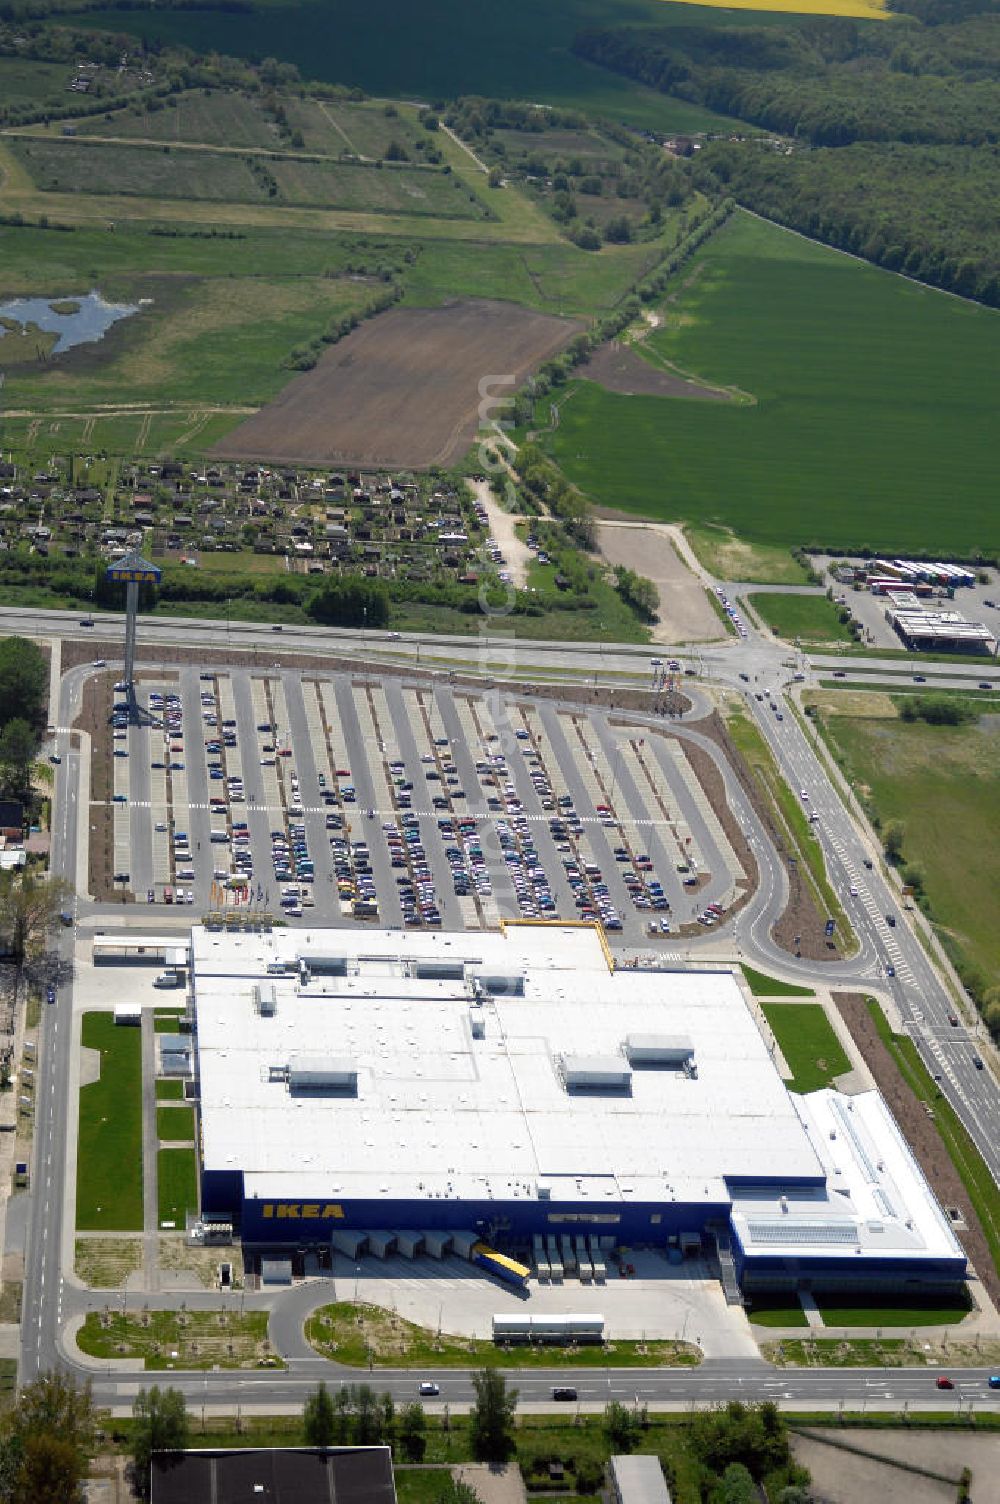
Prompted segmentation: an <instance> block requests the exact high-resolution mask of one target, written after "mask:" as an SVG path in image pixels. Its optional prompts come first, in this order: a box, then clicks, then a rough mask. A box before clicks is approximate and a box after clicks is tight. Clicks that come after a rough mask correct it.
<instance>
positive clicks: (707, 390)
mask: <svg viewBox="0 0 1000 1504" xmlns="http://www.w3.org/2000/svg"><path fill="white" fill-rule="evenodd" d="M579 374H580V375H581V376H584V377H586V379H587V380H588V381H594V382H596V383H597V385H598V386H602V387H604V389H605V391H607V392H618V393H619V394H620V395H621V396H623V397H698V398H701V400H702V401H709V402H730V401H731V400H732V399H731V397H730V395H729V393H728V392H723V391H719V389H718V388H717V387H712V386H701V385H699V383H698V382H697V381H688V379H687V377H686V376H677V375H675V374H674V373H673V372H671V371H661V370H659V369H658V368H657V367H656V366H653V365H650V364H649V362H648V361H646V360H643V358H642V356H641V355H637V354H636V352H635V351H634V350H633V349H632V347H631V346H630V345H623V344H620V343H619V342H618V340H612V341H611V343H610V344H608V345H602V346H601V348H600V349H599V350H598V351H597V353H596V354H595V355H592V356H591V357H590V359H589V360H588V361H587V364H586V365H584V366H581V367H580V371H579Z"/></svg>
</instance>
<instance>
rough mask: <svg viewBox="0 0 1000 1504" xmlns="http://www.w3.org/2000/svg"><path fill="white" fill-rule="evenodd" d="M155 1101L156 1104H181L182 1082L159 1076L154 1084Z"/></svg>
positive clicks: (182, 1095) (182, 1094)
mask: <svg viewBox="0 0 1000 1504" xmlns="http://www.w3.org/2000/svg"><path fill="white" fill-rule="evenodd" d="M156 1100H157V1101H158V1102H183V1100H184V1082H183V1081H178V1080H174V1079H172V1078H171V1079H166V1078H164V1077H162V1076H161V1077H160V1079H159V1080H158V1081H157V1083H156Z"/></svg>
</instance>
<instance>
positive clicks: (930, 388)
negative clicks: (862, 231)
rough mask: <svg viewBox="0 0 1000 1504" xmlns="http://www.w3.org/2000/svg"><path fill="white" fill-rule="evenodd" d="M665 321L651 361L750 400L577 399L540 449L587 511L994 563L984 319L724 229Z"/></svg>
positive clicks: (758, 228)
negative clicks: (595, 507) (579, 492)
mask: <svg viewBox="0 0 1000 1504" xmlns="http://www.w3.org/2000/svg"><path fill="white" fill-rule="evenodd" d="M661 313H662V315H663V317H664V320H665V322H664V326H663V327H662V328H661V329H658V330H656V331H655V332H653V333H651V334H650V335H649V337H648V340H647V341H646V343H648V344H649V346H650V347H651V348H652V350H653V351H654V352H655V353H656V354H657V355H659V356H660V357H662V358H664V359H666V360H668V361H670V362H672V363H673V364H674V365H675V366H676V367H677V368H678V370H679V371H680V372H682V373H683V374H686V375H692V376H695V377H697V378H701V379H703V380H706V381H708V382H710V383H712V384H715V385H721V386H729V387H733V386H735V387H737V388H739V389H740V390H741V391H743V392H745V393H746V394H748V396H749V397H750V398H751V399H752V400H751V401H749V402H743V403H721V402H719V403H717V402H688V401H685V402H680V403H678V402H673V401H671V400H670V399H662V398H655V397H622V396H616V395H613V394H611V393H609V392H606V391H602V390H601V389H600V388H598V387H596V386H594V385H593V384H590V383H583V384H579V385H574V386H573V387H572V388H571V389H570V391H569V393H567V395H566V396H565V398H564V399H563V400H562V402H561V405H560V416H559V425H558V428H557V429H556V430H555V431H553V432H551V433H549V434H548V435H547V436H546V443H547V447H548V449H549V452H550V453H551V454H552V456H553V457H554V458H555V459H556V460H557V461H558V462H559V463H560V464H561V465H562V467H563V469H564V471H565V472H566V474H567V475H568V476H569V478H570V479H571V480H573V481H574V482H576V483H577V484H578V485H580V486H581V487H582V488H583V489H584V491H586V492H587V494H588V495H590V496H591V497H592V498H593V499H594V500H595V501H596V502H598V503H600V504H602V505H605V506H609V507H615V508H618V509H621V510H622V511H627V512H632V513H636V514H639V515H643V516H648V517H653V518H656V519H657V520H661V519H662V520H683V521H688V522H692V523H695V524H696V525H697V526H699V527H702V528H704V527H705V525H706V524H708V525H712V526H716V527H723V528H730V529H732V530H733V531H734V532H735V533H736V534H737V535H739V537H740V538H744V539H747V540H748V541H749V542H750V543H753V544H766V545H771V546H772V547H778V548H782V547H783V548H788V547H792V546H795V545H801V544H805V543H808V542H810V541H812V540H820V539H822V540H824V541H827V542H829V543H831V544H834V545H840V546H844V547H846V546H848V545H851V546H853V545H861V546H864V545H866V544H867V545H869V546H871V547H873V548H876V549H877V548H881V547H885V548H890V549H893V550H895V551H897V552H898V551H900V550H907V549H913V550H919V549H927V550H928V551H931V552H935V553H940V554H943V555H945V556H947V555H949V554H958V555H963V556H964V555H965V554H968V553H970V552H971V551H974V550H975V549H980V548H982V549H987V550H993V549H996V548H997V547H1000V516H998V514H997V513H996V511H995V509H994V510H993V511H990V510H989V509H987V508H986V507H985V506H984V497H986V496H987V495H989V494H990V489H991V485H992V479H991V477H992V474H993V465H992V459H991V456H992V451H993V430H994V420H993V414H994V412H995V410H996V404H997V400H998V398H1000V366H998V363H997V360H996V331H997V328H998V325H997V314H996V313H994V312H993V311H992V310H989V309H986V308H981V307H978V306H975V305H972V304H968V303H962V302H961V301H959V300H958V299H955V298H950V297H947V296H944V295H942V294H940V293H937V292H933V291H931V290H929V289H925V288H920V287H917V286H914V285H913V284H910V283H907V282H906V281H904V280H902V279H901V278H898V277H895V276H892V275H891V274H887V273H885V272H882V271H878V270H876V269H874V268H872V267H870V266H867V265H865V264H863V263H860V262H857V261H853V260H851V259H850V258H848V257H845V256H843V255H840V254H839V253H837V252H834V251H830V250H828V249H826V248H825V247H821V246H817V245H814V244H812V243H811V242H809V241H806V240H803V239H802V238H801V237H799V236H796V235H793V234H791V233H790V232H788V231H785V230H782V229H780V228H778V227H776V226H773V225H770V224H768V223H766V222H763V221H759V220H756V219H753V218H752V217H751V216H749V215H747V214H744V213H737V214H736V215H735V216H734V218H733V219H732V220H731V221H730V222H729V224H728V225H727V226H725V227H724V228H723V229H722V230H721V231H720V232H718V233H717V234H716V235H715V236H714V237H713V238H712V239H711V240H710V241H709V242H708V244H707V245H706V246H705V247H704V248H703V249H702V250H701V251H700V252H699V253H698V255H697V257H696V259H695V261H694V264H693V266H692V267H691V268H690V269H689V270H688V271H687V273H686V277H685V285H684V288H683V290H682V291H681V292H680V293H678V294H676V295H675V297H674V300H672V301H671V302H669V303H668V304H666V305H664V306H663V308H662V309H661ZM945 370H947V371H948V372H949V380H948V382H947V383H945V382H943V381H942V380H941V373H942V372H943V371H945ZM545 416H546V417H547V409H546V414H545Z"/></svg>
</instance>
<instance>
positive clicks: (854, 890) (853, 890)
mask: <svg viewBox="0 0 1000 1504" xmlns="http://www.w3.org/2000/svg"><path fill="white" fill-rule="evenodd" d="M850 892H851V897H852V898H857V896H858V890H857V886H856V885H855V884H854V883H852V884H851V889H850Z"/></svg>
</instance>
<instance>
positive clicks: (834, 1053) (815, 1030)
mask: <svg viewBox="0 0 1000 1504" xmlns="http://www.w3.org/2000/svg"><path fill="white" fill-rule="evenodd" d="M761 1006H762V1009H763V1013H764V1017H765V1018H766V1019H767V1021H768V1023H769V1024H770V1026H771V1031H772V1033H773V1034H774V1037H775V1039H776V1040H777V1041H778V1048H779V1049H780V1051H781V1053H782V1054H783V1055H784V1057H785V1060H786V1062H787V1064H788V1068H789V1070H790V1071H791V1072H792V1079H791V1081H789V1082H788V1087H789V1090H791V1091H798V1092H809V1091H821V1090H822V1089H823V1087H824V1086H832V1085H833V1080H834V1077H835V1076H842V1075H844V1074H845V1072H847V1071H849V1070H850V1069H851V1062H850V1061H849V1060H848V1058H847V1056H846V1055H845V1053H844V1050H843V1047H842V1045H841V1043H840V1041H839V1040H838V1038H837V1036H836V1034H835V1033H834V1032H833V1025H832V1024H831V1023H830V1020H829V1019H828V1018H827V1016H826V1013H825V1012H824V1010H823V1009H822V1008H821V1007H820V1005H819V1003H763V1004H762V1005H761Z"/></svg>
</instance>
